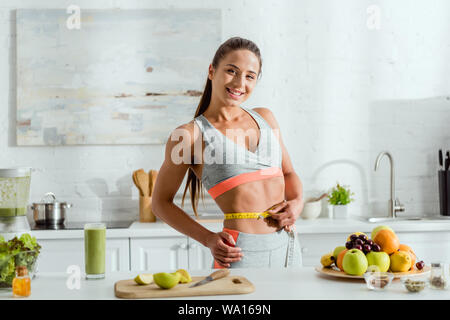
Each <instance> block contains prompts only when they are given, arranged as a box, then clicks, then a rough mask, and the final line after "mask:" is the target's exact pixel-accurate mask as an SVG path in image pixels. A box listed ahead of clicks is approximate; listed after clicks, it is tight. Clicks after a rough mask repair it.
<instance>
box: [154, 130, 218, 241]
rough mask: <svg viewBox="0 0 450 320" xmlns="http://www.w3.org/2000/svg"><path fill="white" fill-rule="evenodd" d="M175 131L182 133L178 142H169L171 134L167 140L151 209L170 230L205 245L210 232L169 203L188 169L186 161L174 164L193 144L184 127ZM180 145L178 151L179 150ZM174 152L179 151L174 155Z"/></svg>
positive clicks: (171, 201) (188, 165) (188, 164)
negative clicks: (172, 229)
mask: <svg viewBox="0 0 450 320" xmlns="http://www.w3.org/2000/svg"><path fill="white" fill-rule="evenodd" d="M175 130H183V131H180V132H182V133H184V134H183V135H182V141H178V140H172V136H173V132H172V134H171V135H170V137H169V139H168V140H167V144H166V149H165V159H164V162H163V164H162V166H161V168H160V169H159V171H158V178H157V179H156V184H155V187H154V190H153V194H152V210H153V212H154V213H155V215H156V216H157V217H158V218H160V219H161V220H163V221H164V222H165V223H167V224H168V225H170V226H171V227H172V228H174V229H176V230H178V231H179V232H181V233H183V234H185V235H187V236H189V237H191V238H193V239H195V240H197V241H198V242H200V243H202V244H203V245H205V246H206V241H207V238H208V237H209V236H210V235H211V234H212V233H213V232H211V231H209V230H208V229H206V228H205V227H203V226H202V225H201V224H199V223H198V222H196V221H195V220H193V219H192V218H191V217H189V215H188V214H187V213H186V212H184V211H183V210H182V209H181V208H180V207H178V206H177V205H175V204H174V203H173V199H174V197H175V194H176V193H177V191H178V189H179V187H180V185H181V183H182V182H183V179H184V176H185V175H186V171H187V170H188V169H189V167H190V163H189V161H181V163H178V162H179V161H180V159H181V160H182V159H183V155H184V153H183V150H190V148H191V143H193V141H192V142H191V141H189V140H192V137H191V135H190V134H189V130H187V127H186V126H185V125H183V126H180V127H178V128H177V129H175ZM181 146H182V148H180V147H181ZM186 148H188V149H186ZM180 149H181V150H180ZM177 150H179V151H180V152H176V151H177ZM191 154H192V153H191ZM190 159H191V157H189V158H188V160H190ZM177 163H178V164H177Z"/></svg>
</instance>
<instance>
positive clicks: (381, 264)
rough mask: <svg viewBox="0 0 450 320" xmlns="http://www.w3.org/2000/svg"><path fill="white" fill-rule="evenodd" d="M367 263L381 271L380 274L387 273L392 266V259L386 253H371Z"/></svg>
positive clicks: (367, 255)
mask: <svg viewBox="0 0 450 320" xmlns="http://www.w3.org/2000/svg"><path fill="white" fill-rule="evenodd" d="M366 258H367V262H368V263H369V266H372V265H375V266H377V267H378V268H379V269H380V272H387V271H388V270H389V266H390V264H391V259H390V258H389V255H388V254H387V253H386V252H383V251H380V252H375V251H370V252H369V253H368V254H366Z"/></svg>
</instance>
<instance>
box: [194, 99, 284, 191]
mask: <svg viewBox="0 0 450 320" xmlns="http://www.w3.org/2000/svg"><path fill="white" fill-rule="evenodd" d="M241 108H242V109H243V110H244V111H246V112H247V113H248V114H249V115H250V116H251V117H252V118H253V119H254V120H255V121H256V123H257V124H258V127H259V130H260V138H259V142H258V145H257V148H256V150H255V152H251V151H249V150H247V148H245V147H244V146H241V145H239V144H237V143H235V142H234V141H233V140H231V139H230V138H228V137H226V136H225V135H224V134H223V133H222V132H220V131H219V130H218V129H216V128H215V127H214V126H213V125H212V124H211V123H210V122H209V121H208V119H206V118H205V117H204V116H203V115H199V116H197V117H195V118H194V122H195V123H196V124H197V125H198V127H199V129H200V131H201V132H202V136H203V140H204V141H205V148H204V150H203V171H202V178H201V180H202V183H203V185H204V186H205V188H206V189H207V190H208V193H209V194H210V195H211V197H212V198H213V199H215V198H216V197H218V196H219V195H221V194H223V193H224V192H226V191H228V190H230V189H232V188H234V187H236V186H238V185H241V184H243V183H247V182H251V181H257V180H262V179H268V178H273V177H279V176H281V177H282V176H283V171H282V169H281V161H282V150H281V147H280V143H279V141H278V138H277V137H276V136H275V134H274V132H273V130H272V127H271V126H270V125H269V124H268V123H267V122H266V120H265V119H264V118H263V117H262V116H261V115H260V114H259V113H257V112H256V111H253V110H251V109H249V108H246V107H243V106H241ZM242 132H243V133H244V131H242Z"/></svg>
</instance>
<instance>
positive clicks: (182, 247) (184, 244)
mask: <svg viewBox="0 0 450 320" xmlns="http://www.w3.org/2000/svg"><path fill="white" fill-rule="evenodd" d="M179 247H180V249H186V248H187V246H186V243H182V244H180V245H179Z"/></svg>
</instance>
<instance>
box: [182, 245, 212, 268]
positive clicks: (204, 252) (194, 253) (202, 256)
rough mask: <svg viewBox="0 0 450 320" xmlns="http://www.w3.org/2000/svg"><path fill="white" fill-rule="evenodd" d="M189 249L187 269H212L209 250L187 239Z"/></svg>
mask: <svg viewBox="0 0 450 320" xmlns="http://www.w3.org/2000/svg"><path fill="white" fill-rule="evenodd" d="M188 247H189V269H190V270H202V269H212V268H213V265H212V264H213V261H214V259H213V256H212V254H211V250H209V248H207V247H205V246H204V245H202V244H201V243H200V242H198V241H196V240H194V239H192V238H188Z"/></svg>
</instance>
